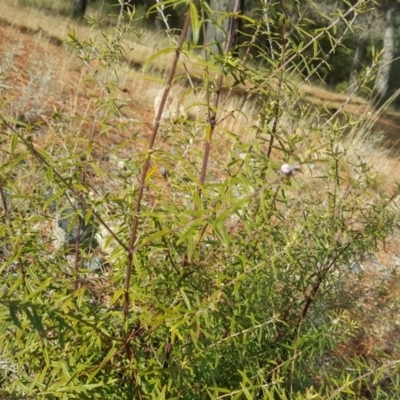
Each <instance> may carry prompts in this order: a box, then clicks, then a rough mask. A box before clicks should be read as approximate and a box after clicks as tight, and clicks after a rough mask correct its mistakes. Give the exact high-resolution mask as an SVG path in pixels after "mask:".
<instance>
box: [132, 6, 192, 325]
mask: <svg viewBox="0 0 400 400" xmlns="http://www.w3.org/2000/svg"><path fill="white" fill-rule="evenodd" d="M189 23H190V10H189V9H188V10H187V13H186V17H185V21H184V23H183V28H182V32H181V35H180V37H179V42H178V45H177V47H176V50H175V58H174V60H173V63H172V66H171V70H170V74H169V77H168V80H167V85H166V87H165V89H164V93H163V96H162V99H161V104H160V107H159V109H158V112H157V116H156V120H155V123H154V127H153V132H152V135H151V138H150V141H149V146H148V153H147V156H146V159H145V161H144V163H143V167H142V172H141V176H140V183H139V188H138V193H137V197H136V204H135V210H134V216H133V222H132V229H131V234H130V241H129V246H128V260H127V263H126V269H125V284H124V289H125V293H124V317H125V318H127V316H128V313H129V306H130V295H129V287H130V282H131V275H132V264H133V255H134V253H135V252H136V249H135V244H136V238H137V230H138V226H139V216H140V210H141V204H142V198H143V192H144V188H145V185H146V176H147V172H148V170H149V168H150V160H151V154H152V151H153V148H154V143H155V140H156V138H157V133H158V128H159V126H160V120H161V116H162V113H163V111H164V107H165V103H166V101H167V97H168V93H169V90H170V88H171V85H172V81H173V79H174V76H175V74H176V68H177V65H178V61H179V57H180V55H181V52H182V48H183V43H184V41H185V38H186V33H187V30H188V27H189Z"/></svg>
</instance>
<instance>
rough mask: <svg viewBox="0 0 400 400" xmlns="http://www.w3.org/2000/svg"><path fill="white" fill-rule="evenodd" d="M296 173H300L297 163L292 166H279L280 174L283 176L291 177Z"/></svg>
mask: <svg viewBox="0 0 400 400" xmlns="http://www.w3.org/2000/svg"><path fill="white" fill-rule="evenodd" d="M298 171H301V168H300V164H299V163H295V164H293V165H289V164H282V166H281V172H282V174H283V175H286V176H293V175H294V174H295V173H296V172H298Z"/></svg>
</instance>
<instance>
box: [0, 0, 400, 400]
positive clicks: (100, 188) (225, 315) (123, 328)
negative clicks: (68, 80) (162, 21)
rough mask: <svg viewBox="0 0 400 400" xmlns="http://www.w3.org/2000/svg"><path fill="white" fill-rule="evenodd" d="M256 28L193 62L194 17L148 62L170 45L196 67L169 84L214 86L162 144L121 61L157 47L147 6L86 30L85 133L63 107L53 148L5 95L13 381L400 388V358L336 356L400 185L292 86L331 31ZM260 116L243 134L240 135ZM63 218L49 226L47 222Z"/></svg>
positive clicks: (288, 389)
mask: <svg viewBox="0 0 400 400" xmlns="http://www.w3.org/2000/svg"><path fill="white" fill-rule="evenodd" d="M169 3H171V5H172V6H173V5H174V3H177V2H172V1H171V2H168V4H169ZM201 7H206V6H205V4H203V3H201V5H200V11H196V9H195V8H194V5H193V4H192V3H190V6H189V8H188V13H187V17H186V18H189V16H190V17H191V18H192V21H191V29H192V32H194V35H193V36H194V37H196V32H197V31H198V30H199V29H201V26H200V20H201V16H203V15H204V13H205V12H206V11H207V10H206V9H202V8H201ZM165 12H167V11H165ZM221 17H226V18H227V17H228V15H226V16H221ZM275 17H276V18H278V19H279V18H282V15H281V14H280V12H277V13H276V15H275ZM197 18H200V19H199V20H197ZM186 21H187V20H186ZM90 22H91V23H92V24H93V27H94V28H96V26H97V25H96V21H95V20H94V19H93V20H90ZM244 22H245V23H247V24H252V25H254V26H256V28H257V29H255V30H254V32H255V33H254V36H253V37H249V38H248V40H247V41H244V42H243V43H242V44H241V46H242V47H243V49H242V50H243V51H241V52H240V54H244V56H243V57H241V58H240V59H237V58H234V57H233V56H232V55H231V52H230V51H231V49H230V48H229V46H227V47H226V48H225V50H224V51H223V52H221V53H220V54H209V53H208V49H207V48H206V47H204V48H203V55H204V56H205V58H196V57H195V56H194V55H193V54H192V53H191V49H190V48H189V47H188V46H187V45H186V44H184V41H183V39H185V38H186V32H185V29H183V31H182V33H181V37H180V39H177V38H175V37H174V36H172V34H170V40H171V43H170V48H168V49H162V50H160V51H159V52H158V54H156V55H155V56H154V57H152V59H151V60H149V64H150V63H151V62H155V63H156V62H157V60H159V59H160V57H164V56H165V55H166V54H168V53H173V54H175V56H174V57H175V58H174V59H173V61H178V58H179V57H180V56H181V55H182V57H181V59H182V60H184V61H185V62H186V60H187V59H190V60H193V62H192V63H191V64H190V66H191V67H189V64H188V65H184V66H185V68H182V64H179V68H181V69H179V70H178V69H177V64H176V63H175V62H172V63H171V67H170V68H169V71H168V76H169V77H168V78H167V80H166V81H165V84H166V88H168V87H169V86H170V85H171V84H172V83H173V82H175V83H176V82H177V81H178V80H180V81H183V80H184V79H186V78H187V75H185V74H186V73H187V74H190V73H192V74H193V75H192V76H191V78H192V79H191V82H192V85H193V86H190V90H189V91H193V92H195V93H196V94H197V97H195V99H196V100H193V102H190V103H187V104H185V106H186V109H188V111H189V113H190V112H191V110H192V112H193V113H194V111H193V110H196V117H195V120H194V121H193V120H191V119H189V118H186V119H185V117H177V118H176V119H171V120H169V121H165V120H163V121H161V125H162V127H161V133H162V138H159V137H158V128H159V123H160V121H156V122H155V126H154V128H153V131H152V134H151V137H150V138H149V136H145V135H144V134H143V133H142V132H140V130H139V128H136V127H135V126H133V127H132V125H130V123H129V122H127V120H126V119H124V115H123V113H122V111H121V110H124V108H123V107H122V106H121V104H120V100H119V99H118V93H119V92H118V83H119V81H118V78H119V71H120V68H121V66H122V65H123V64H124V62H125V58H126V57H127V55H128V52H129V51H131V52H133V54H134V51H135V50H134V49H133V50H132V46H133V45H132V43H133V42H134V43H136V44H135V45H136V46H138V43H139V42H140V40H141V36H140V35H139V34H138V33H137V32H136V31H135V20H134V15H133V14H130V15H128V14H125V15H124V16H123V18H122V19H120V21H119V22H118V24H117V26H115V27H112V28H109V29H108V30H103V31H102V32H101V36H98V37H97V38H95V39H88V40H86V41H81V40H79V38H78V37H76V36H75V35H74V34H73V33H71V35H70V37H69V44H70V45H71V46H72V47H73V48H74V49H75V50H76V52H77V54H78V57H79V58H80V60H81V62H82V64H83V66H84V67H85V71H87V73H88V75H89V77H91V78H92V80H91V85H92V88H93V97H92V99H93V104H94V107H93V108H94V110H93V114H91V113H90V112H87V114H86V115H85V119H83V122H87V121H89V122H90V124H91V126H93V129H92V130H91V131H90V132H91V134H90V135H89V136H88V137H87V138H82V137H79V136H75V135H74V132H69V131H68V129H69V128H68V127H71V126H73V124H72V122H73V119H72V118H71V117H70V116H69V115H64V114H63V113H62V110H60V112H59V113H55V114H54V115H53V116H52V122H51V123H52V124H56V123H58V125H57V126H58V127H61V128H60V129H62V132H61V134H65V135H67V136H68V135H69V134H70V135H69V136H68V138H69V139H68V141H66V146H65V147H64V148H60V149H58V150H54V149H53V150H52V151H48V150H47V149H45V148H43V147H41V146H40V144H38V142H37V141H35V140H34V139H32V135H33V134H34V131H33V130H34V129H35V128H37V129H44V128H43V127H42V126H40V124H39V125H38V126H32V125H29V124H26V123H23V122H20V121H15V119H13V118H11V116H10V115H8V114H7V113H6V111H7V107H6V106H5V104H4V106H3V107H2V115H1V125H2V129H3V131H4V134H3V135H2V139H1V140H2V141H1V146H2V151H3V155H2V165H1V168H0V174H1V175H0V178H1V186H0V192H1V197H2V207H3V209H4V216H3V217H2V219H1V220H0V223H1V225H0V236H1V254H0V257H1V277H0V282H1V283H0V284H1V288H2V293H1V303H0V304H1V307H0V322H1V323H0V327H1V329H0V343H1V344H0V348H1V354H0V357H1V358H0V361H1V363H0V365H1V369H0V376H1V382H2V388H3V392H4V393H5V394H7V395H13V396H28V397H40V398H42V397H43V398H68V399H74V398H76V399H94V398H98V399H119V398H137V399H145V398H149V399H150V398H154V399H156V398H157V399H163V398H168V399H173V398H180V399H191V400H193V399H204V398H211V399H217V398H218V399H221V398H232V399H239V398H247V399H253V398H266V399H267V398H268V399H271V398H277V399H285V398H287V399H289V398H293V399H295V398H296V399H311V398H313V399H318V398H320V399H328V398H329V399H344V398H354V399H356V398H357V399H360V398H394V396H397V395H398V389H397V386H396V385H395V382H396V381H395V380H396V378H395V371H396V369H397V360H393V359H392V360H389V361H385V360H384V357H382V359H380V360H379V361H378V362H377V361H376V360H373V361H371V360H369V359H365V360H363V359H361V358H357V357H354V358H346V357H340V356H339V355H338V354H339V353H338V349H339V348H340V346H345V345H346V344H348V343H349V341H350V340H351V339H352V338H353V337H354V336H355V335H356V334H357V333H358V332H359V324H358V320H357V318H356V315H357V313H356V311H357V310H355V305H354V304H352V303H351V301H349V298H348V297H346V292H348V286H349V284H351V282H352V281H355V280H356V273H355V272H354V270H355V266H357V265H359V264H360V263H361V262H362V261H363V260H365V258H366V256H367V255H369V254H372V253H373V252H374V251H375V250H376V249H377V245H378V243H381V242H382V241H384V240H385V238H387V237H388V236H389V235H390V234H392V232H393V230H394V228H395V227H396V218H398V213H397V210H396V209H395V207H394V204H393V199H394V198H395V197H396V195H393V196H392V197H389V196H388V195H387V194H385V191H384V190H382V189H381V184H380V182H379V180H378V179H379V177H378V175H377V174H376V173H375V172H374V171H371V169H370V167H369V166H368V165H367V163H366V162H365V160H364V158H363V155H362V154H361V153H360V155H358V154H357V151H355V150H354V149H351V148H348V147H349V146H348V141H346V138H345V137H344V132H345V131H348V130H350V129H353V130H357V129H360V126H361V123H362V121H357V120H354V119H351V118H348V119H345V118H340V119H339V118H336V117H337V115H334V116H332V117H329V116H324V115H322V116H321V113H323V111H322V110H312V109H310V107H309V106H308V105H305V104H304V103H303V102H302V101H301V98H302V92H301V91H300V85H296V84H294V83H293V82H291V80H290V77H291V74H292V71H291V69H290V68H288V67H287V66H288V65H289V64H287V61H288V60H290V63H292V64H294V62H295V61H296V62H297V61H298V60H300V61H298V69H302V67H307V66H308V64H307V60H306V59H303V58H302V49H304V48H306V47H307V46H312V45H313V43H318V40H319V39H320V38H319V37H318V36H316V37H314V38H313V37H310V38H309V41H308V42H307V43H304V44H303V47H300V46H298V47H296V46H295V45H292V42H291V41H290V36H286V33H285V31H283V37H269V36H268V35H269V31H268V24H265V20H252V19H251V18H247V17H246V18H244ZM269 23H270V24H274V23H276V21H275V20H271V21H270V22H269ZM186 27H187V25H186ZM321 34H322V35H328V36H329V31H328V30H322V31H321ZM262 37H266V38H267V40H271V41H272V42H273V43H274V44H275V45H276V46H275V47H276V51H272V52H266V51H265V50H263V51H260V52H259V56H258V57H259V58H263V59H264V67H263V68H261V67H258V66H257V65H255V64H254V62H253V60H251V59H250V54H251V52H248V53H246V49H248V48H249V46H256V43H257V41H258V40H260V38H262ZM321 37H322V36H321ZM181 39H182V40H181ZM331 40H332V38H331ZM193 46H194V47H195V46H196V45H195V44H192V47H193ZM221 49H223V46H221ZM174 52H175V53H174ZM313 61H314V60H313ZM181 62H182V61H181ZM301 63H303V65H300V64H301ZM265 65H268V68H265ZM317 65H318V64H317ZM190 68H193V72H192V71H191V69H190ZM182 71H183V72H182ZM314 72H318V70H316V71H314ZM159 73H160V71H159ZM310 73H312V69H310ZM194 78H196V79H194ZM115 82H117V84H115ZM362 83H363V82H360V85H362ZM202 93H206V95H205V96H202V95H201V94H202ZM237 93H239V95H237ZM165 94H167V91H166V92H165ZM187 98H188V97H187ZM233 100H235V101H236V103H234V102H233ZM3 101H4V99H3ZM232 104H234V106H232ZM164 105H165V104H164V102H163V101H161V105H160V110H158V113H159V115H161V113H162V108H163V106H164ZM252 107H253V108H252ZM253 109H255V110H256V111H255V112H254V113H253V114H254V115H251V110H253ZM156 112H157V110H156ZM341 113H342V112H341V111H340V110H339V112H338V114H341ZM243 114H245V117H247V120H246V118H245V119H244V120H245V122H242V123H241V124H240V129H239V130H237V129H235V128H232V127H234V126H235V125H239V120H240V121H242V120H241V119H240V118H242V117H243ZM322 117H323V118H322ZM116 119H117V120H118V121H120V123H119V124H117V125H116V124H115V121H116ZM60 120H62V121H64V122H65V123H64V124H61V125H60ZM121 121H122V122H121ZM17 122H18V123H17ZM230 124H231V125H230ZM115 132H120V133H121V134H123V135H125V136H124V137H125V138H129V139H126V142H124V143H122V144H121V145H119V146H115V147H110V148H109V149H106V150H107V151H108V154H107V158H106V161H104V158H101V157H100V156H99V155H98V154H99V153H100V150H103V151H104V148H105V146H106V145H104V143H103V140H105V138H109V137H110V136H112V135H113V134H115ZM132 132H136V133H132ZM132 143H133V145H135V146H136V151H135V152H133V151H131V149H132V147H129V149H130V150H129V151H131V153H130V156H129V157H125V158H124V157H122V156H121V151H122V150H124V147H125V146H128V145H129V146H130V145H132ZM125 154H126V153H125ZM112 160H114V161H116V162H117V163H120V164H119V165H122V166H123V168H122V169H118V168H117V167H116V166H115V164H112V162H113V161H112ZM287 164H288V165H287ZM289 167H290V168H291V169H289V170H288V169H287V168H289ZM65 210H67V211H65ZM66 213H67V215H66ZM62 221H63V222H62ZM61 222H62V223H61ZM61 225H62V226H63V227H64V230H66V231H69V233H70V235H72V239H71V240H70V239H68V240H67V239H65V238H64V244H63V245H60V246H57V247H56V248H54V241H52V238H51V237H52V235H54V226H55V227H56V228H57V226H58V227H60V226H61ZM49 226H51V227H53V228H52V229H53V231H52V233H51V234H46V233H43V229H44V228H43V227H45V228H46V229H50V228H49ZM86 227H89V228H90V229H89V228H87V229H89V230H85V229H86ZM88 232H89V233H88ZM95 232H101V234H102V236H101V235H100V236H99V238H98V239H96V238H95V237H94V236H95V235H94V233H95ZM88 235H89V236H88ZM67 236H68V235H67ZM88 238H90V239H91V240H88ZM100 239H101V240H100ZM100 242H101V243H100ZM99 247H101V251H100V250H99ZM101 252H102V261H101V262H100V261H98V259H97V258H96V255H97V254H99V253H101ZM94 260H97V261H94ZM98 264H100V265H98ZM100 269H101V270H103V272H100V271H99V270H100ZM104 271H105V272H104ZM360 312H362V310H361V311H360ZM392 380H393V382H392ZM390 382H392V384H390Z"/></svg>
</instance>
